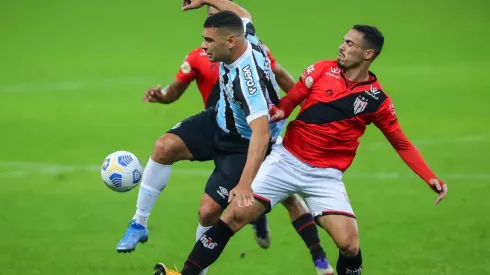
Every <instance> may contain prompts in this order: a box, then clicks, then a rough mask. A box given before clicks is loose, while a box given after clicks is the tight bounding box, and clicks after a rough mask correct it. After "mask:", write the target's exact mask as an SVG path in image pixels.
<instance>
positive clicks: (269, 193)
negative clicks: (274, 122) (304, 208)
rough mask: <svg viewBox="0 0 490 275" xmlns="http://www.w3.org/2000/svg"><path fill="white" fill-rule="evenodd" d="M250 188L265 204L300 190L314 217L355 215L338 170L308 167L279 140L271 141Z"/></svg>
mask: <svg viewBox="0 0 490 275" xmlns="http://www.w3.org/2000/svg"><path fill="white" fill-rule="evenodd" d="M252 189H253V191H254V194H255V198H256V199H258V200H260V201H261V202H263V203H265V204H266V207H270V208H272V207H274V205H276V204H277V203H279V202H281V201H282V200H284V199H286V198H287V197H289V196H290V195H292V194H300V195H301V196H302V197H303V198H304V199H305V202H306V204H307V205H308V208H309V210H310V212H311V214H312V215H313V216H314V217H316V216H320V215H328V214H337V215H345V216H349V217H353V218H355V215H354V211H353V210H352V207H351V205H350V202H349V198H348V196H347V191H346V190H345V186H344V183H343V182H342V171H340V170H337V169H333V168H318V167H312V166H310V165H308V164H306V163H304V162H302V161H301V160H299V159H298V158H296V157H295V156H294V155H292V154H291V153H290V152H289V151H287V150H286V149H285V148H284V147H283V146H282V144H275V145H273V147H272V152H271V153H270V155H269V156H268V157H267V158H266V159H265V161H264V162H263V163H262V165H261V167H260V169H259V172H258V173H257V176H256V177H255V180H254V181H253V183H252ZM268 210H270V209H268Z"/></svg>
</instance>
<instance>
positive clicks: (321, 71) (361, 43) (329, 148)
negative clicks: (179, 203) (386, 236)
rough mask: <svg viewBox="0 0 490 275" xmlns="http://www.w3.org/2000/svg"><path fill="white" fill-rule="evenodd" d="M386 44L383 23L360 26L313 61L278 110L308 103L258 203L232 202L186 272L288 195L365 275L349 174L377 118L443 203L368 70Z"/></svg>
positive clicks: (264, 173) (267, 173) (269, 170)
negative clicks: (300, 201) (333, 52)
mask: <svg viewBox="0 0 490 275" xmlns="http://www.w3.org/2000/svg"><path fill="white" fill-rule="evenodd" d="M383 43H384V37H383V35H382V34H381V32H380V31H379V30H378V29H377V28H375V27H373V26H367V25H355V26H354V27H353V28H352V29H351V30H350V31H349V32H348V33H347V34H346V35H345V37H344V41H343V43H342V44H341V45H340V48H339V54H338V58H337V60H322V61H319V62H317V63H315V64H313V65H311V66H309V67H308V68H307V69H306V70H305V72H304V73H303V74H302V75H301V78H300V81H299V82H298V83H297V84H296V85H295V86H294V88H293V89H291V90H290V91H289V92H288V94H287V95H286V96H285V97H283V98H282V99H281V100H280V102H279V104H278V106H277V107H273V108H271V115H272V117H271V119H272V120H282V119H286V118H287V117H288V116H289V115H290V114H291V112H292V111H293V109H294V108H295V107H296V106H298V105H299V104H300V103H301V102H304V104H303V105H302V107H301V110H300V112H299V114H298V116H297V117H296V119H295V120H294V121H292V122H290V123H289V125H288V128H287V131H286V135H285V137H284V141H283V143H282V144H277V145H274V147H273V150H272V152H271V154H270V155H269V156H268V157H267V159H266V160H265V161H264V163H263V164H262V166H261V168H260V170H259V172H258V173H257V176H256V177H255V179H254V181H253V183H252V189H253V191H254V194H255V201H254V202H253V204H252V205H251V206H249V207H243V205H238V204H236V203H232V204H231V205H230V207H229V208H228V211H227V212H226V213H225V214H224V215H223V216H222V218H221V220H220V221H219V222H218V223H217V224H216V225H215V226H214V227H213V228H211V229H210V230H209V231H208V232H207V233H206V237H207V238H206V239H201V240H200V241H199V242H197V243H196V245H195V246H194V249H193V251H192V252H191V254H190V255H189V258H188V260H187V262H186V263H185V267H184V271H183V272H182V275H196V274H198V273H199V272H198V271H195V270H196V268H195V267H196V266H198V267H200V268H205V267H206V266H208V265H209V264H211V263H212V262H214V261H215V260H216V259H217V258H218V257H219V255H220V254H221V252H222V251H223V248H224V246H225V245H226V244H227V242H228V240H229V239H230V238H231V237H232V236H233V235H234V234H235V232H237V231H238V230H240V229H241V228H242V227H243V226H244V225H245V224H247V222H248V221H250V220H253V219H254V218H255V217H257V216H259V215H262V214H263V213H266V212H267V211H269V210H270V209H271V208H272V207H273V206H274V205H276V204H277V203H278V202H280V201H282V200H284V198H286V197H287V196H288V194H289V193H301V194H304V198H305V201H306V203H307V205H308V208H309V209H310V212H311V213H313V214H314V215H315V219H316V222H317V223H318V224H319V225H320V226H321V227H323V228H324V229H325V230H326V231H327V232H328V234H329V235H330V236H331V237H332V239H333V241H334V242H335V243H336V245H337V246H338V248H339V250H340V253H339V258H338V261H337V272H338V274H339V275H347V274H349V275H358V274H361V273H362V257H361V250H360V248H359V233H358V227H357V222H356V218H355V215H354V211H353V210H352V207H351V205H350V202H349V199H348V196H347V192H346V189H345V186H344V183H343V182H342V175H343V173H344V172H345V171H346V170H347V169H348V168H349V166H350V165H351V163H352V161H353V160H354V157H355V155H356V150H357V147H358V145H359V138H360V137H361V136H362V135H363V134H364V131H365V130H366V126H367V125H369V124H371V123H372V124H374V125H375V126H376V127H377V128H379V129H380V130H381V131H382V132H383V134H384V135H385V136H386V138H387V139H388V141H389V142H390V143H391V145H392V146H393V147H394V148H395V149H396V151H397V152H398V154H399V155H400V157H401V158H402V159H403V160H404V161H405V163H406V164H407V165H408V166H409V167H410V168H411V169H412V170H413V171H414V172H415V173H417V174H418V175H419V176H420V177H421V178H422V179H423V180H424V181H425V182H426V183H427V184H428V185H429V186H430V187H431V188H432V190H434V191H435V192H436V193H437V194H438V198H437V200H436V204H438V203H439V202H440V201H441V200H442V199H443V198H444V197H445V196H446V193H447V186H446V185H445V184H444V183H443V182H442V181H441V180H440V179H439V178H437V176H436V175H435V174H434V173H433V172H432V171H431V169H430V168H429V167H428V165H427V164H426V163H425V161H424V160H423V158H422V156H421V154H420V153H419V151H418V150H417V149H416V148H415V146H414V145H413V144H412V143H411V142H410V141H409V139H408V138H407V137H406V136H405V134H404V133H403V131H402V129H401V127H400V125H399V123H398V120H397V117H396V114H395V109H394V105H393V103H392V101H391V99H390V98H389V96H388V95H387V94H386V93H385V92H384V91H383V89H382V87H381V85H380V84H379V82H378V80H377V78H376V76H375V75H374V74H373V73H371V72H370V71H369V67H370V65H371V63H372V62H373V60H374V59H375V58H376V57H377V56H378V55H379V54H380V52H381V49H382V46H383ZM210 244H211V245H212V248H209V247H210ZM206 247H207V248H206ZM332 274H333V273H332Z"/></svg>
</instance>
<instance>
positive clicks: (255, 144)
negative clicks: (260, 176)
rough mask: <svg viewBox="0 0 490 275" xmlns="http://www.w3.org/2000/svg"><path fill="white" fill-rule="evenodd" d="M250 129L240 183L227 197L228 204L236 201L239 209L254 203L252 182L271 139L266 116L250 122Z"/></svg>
mask: <svg viewBox="0 0 490 275" xmlns="http://www.w3.org/2000/svg"><path fill="white" fill-rule="evenodd" d="M250 128H251V129H252V136H251V138H250V144H249V146H248V154H247V162H246V163H245V167H244V168H243V172H242V176H241V178H240V182H239V183H238V185H237V186H236V187H235V188H234V189H233V190H231V192H230V196H229V202H231V201H232V200H237V203H238V206H240V207H243V206H245V207H248V206H251V205H252V203H253V201H254V196H253V191H252V181H253V180H254V178H255V176H256V175H257V172H258V171H259V168H260V165H261V164H262V162H263V161H264V159H265V154H266V152H267V147H268V146H269V142H270V138H271V133H270V130H269V119H268V117H267V116H261V117H259V118H256V119H254V120H253V121H251V122H250Z"/></svg>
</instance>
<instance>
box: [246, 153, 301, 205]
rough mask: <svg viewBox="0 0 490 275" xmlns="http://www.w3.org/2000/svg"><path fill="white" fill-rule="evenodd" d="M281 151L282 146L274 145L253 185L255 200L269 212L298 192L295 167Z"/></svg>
mask: <svg viewBox="0 0 490 275" xmlns="http://www.w3.org/2000/svg"><path fill="white" fill-rule="evenodd" d="M281 149H282V145H274V147H273V149H272V152H271V153H270V155H269V156H267V158H266V159H265V161H264V162H263V163H262V165H261V166H260V169H259V171H258V172H257V175H256V176H255V179H254V181H253V183H252V190H253V192H254V197H255V200H258V201H260V202H261V203H262V204H263V205H264V206H265V207H266V211H267V212H268V211H270V210H271V209H272V207H274V206H275V205H276V204H277V203H279V202H281V201H283V200H284V199H286V198H287V197H289V196H290V195H292V194H294V193H296V191H297V189H296V188H295V185H294V181H295V172H294V167H292V164H291V163H290V162H288V161H287V160H286V159H285V158H283V156H282V154H281Z"/></svg>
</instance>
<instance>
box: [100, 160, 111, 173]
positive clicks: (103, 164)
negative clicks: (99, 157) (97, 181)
mask: <svg viewBox="0 0 490 275" xmlns="http://www.w3.org/2000/svg"><path fill="white" fill-rule="evenodd" d="M110 164H111V159H110V158H106V159H105V160H104V163H102V171H105V170H106V169H107V167H109V165H110Z"/></svg>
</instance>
